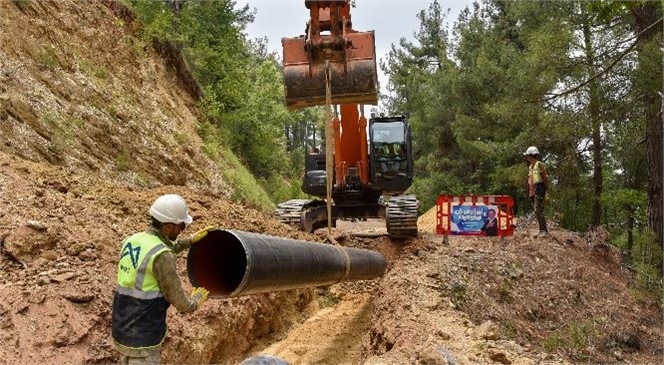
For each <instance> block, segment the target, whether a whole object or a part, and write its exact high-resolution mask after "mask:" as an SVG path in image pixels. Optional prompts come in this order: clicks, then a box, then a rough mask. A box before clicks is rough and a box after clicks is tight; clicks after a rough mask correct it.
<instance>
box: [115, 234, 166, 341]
mask: <svg viewBox="0 0 664 365" xmlns="http://www.w3.org/2000/svg"><path fill="white" fill-rule="evenodd" d="M168 250H170V248H169V247H168V246H166V245H165V244H164V243H163V242H162V241H161V239H160V238H159V237H158V236H156V235H154V234H150V233H147V232H141V233H137V234H135V235H133V236H131V237H129V238H127V239H126V240H125V241H124V242H123V243H122V250H121V251H120V260H119V262H118V275H117V286H116V290H115V297H114V298H113V315H112V322H113V326H112V332H113V338H114V339H115V340H116V342H118V343H119V344H121V345H123V346H126V347H130V348H140V349H143V348H150V347H155V346H159V345H160V344H161V341H162V340H163V339H164V336H165V335H166V310H167V309H168V307H169V305H170V304H169V303H168V302H167V301H166V299H164V297H163V295H162V293H161V290H160V288H159V282H158V281H157V279H156V278H155V276H154V273H153V272H152V267H153V264H154V259H155V258H156V257H157V256H158V255H159V254H160V253H162V252H164V251H168Z"/></svg>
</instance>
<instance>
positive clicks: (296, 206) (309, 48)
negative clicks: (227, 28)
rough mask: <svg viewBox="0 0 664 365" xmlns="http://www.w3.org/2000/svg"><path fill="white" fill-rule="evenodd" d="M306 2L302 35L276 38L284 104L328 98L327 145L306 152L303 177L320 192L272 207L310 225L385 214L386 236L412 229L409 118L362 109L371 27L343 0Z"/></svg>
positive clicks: (372, 79) (369, 93) (370, 99)
mask: <svg viewBox="0 0 664 365" xmlns="http://www.w3.org/2000/svg"><path fill="white" fill-rule="evenodd" d="M304 3H305V6H306V7H307V8H308V9H309V13H310V19H309V22H308V23H307V26H306V29H305V35H303V36H300V37H297V38H283V39H282V44H283V62H284V71H283V72H284V90H285V93H286V105H287V106H288V107H289V108H290V109H297V108H305V107H310V106H317V105H326V112H327V113H328V115H327V120H330V123H328V125H326V146H327V147H326V151H325V152H324V153H311V154H308V155H307V156H306V161H305V167H306V168H305V174H304V177H303V184H302V190H303V191H304V192H305V193H307V194H309V195H313V196H316V197H318V198H321V199H316V200H304V199H294V200H290V201H288V202H285V203H281V204H279V206H278V208H277V212H276V215H277V216H278V217H279V218H280V219H281V220H282V221H283V222H285V223H290V224H296V225H298V226H299V227H300V228H301V229H303V230H305V231H308V232H313V231H314V230H315V229H317V228H323V227H325V226H326V225H327V226H328V227H330V226H335V225H336V220H337V219H339V218H351V219H366V218H384V219H385V220H386V226H387V231H388V233H389V234H390V235H391V236H393V237H409V236H416V235H417V209H418V202H417V199H416V198H415V196H413V195H403V193H404V191H405V190H406V189H408V187H410V185H411V184H412V180H413V158H412V145H411V138H410V127H409V125H408V121H407V119H406V118H405V117H403V116H394V117H385V116H384V115H381V116H375V115H372V117H371V118H370V119H369V120H368V121H367V119H366V118H365V116H364V111H363V110H364V109H363V104H371V105H376V104H377V103H378V79H377V71H376V47H375V38H374V33H373V31H369V32H359V31H356V30H354V29H353V27H352V22H351V15H350V7H351V4H350V1H349V0H338V1H305V2H304ZM331 114H334V116H333V117H332V115H331ZM367 127H368V128H367ZM332 151H334V152H333V153H332ZM332 162H333V163H332ZM328 171H331V173H330V174H329V175H328V173H327V172H328Z"/></svg>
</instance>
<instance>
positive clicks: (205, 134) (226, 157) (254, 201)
mask: <svg viewBox="0 0 664 365" xmlns="http://www.w3.org/2000/svg"><path fill="white" fill-rule="evenodd" d="M198 134H199V135H200V136H201V138H202V139H203V152H204V153H205V154H206V155H207V156H208V157H210V159H211V160H213V161H214V162H215V163H216V164H217V166H218V168H219V171H220V172H221V174H222V176H223V178H224V181H226V182H228V183H229V184H231V186H232V187H233V189H234V190H233V193H232V195H231V198H232V199H233V200H234V201H236V202H240V203H245V204H247V205H248V206H252V207H254V208H256V209H260V210H263V211H272V210H274V204H273V203H272V201H271V200H270V198H269V196H268V195H267V193H265V191H264V190H263V188H262V187H261V186H260V185H259V184H258V182H257V181H256V179H255V178H254V176H253V175H252V174H251V173H250V172H249V171H248V170H247V168H246V167H245V166H244V165H242V162H240V160H239V159H238V158H237V156H235V154H233V152H232V151H230V150H229V149H228V148H227V147H224V146H223V143H222V139H221V133H220V131H219V129H218V128H216V127H215V126H214V125H212V124H210V123H209V122H207V121H200V122H199V124H198Z"/></svg>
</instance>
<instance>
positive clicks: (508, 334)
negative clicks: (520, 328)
mask: <svg viewBox="0 0 664 365" xmlns="http://www.w3.org/2000/svg"><path fill="white" fill-rule="evenodd" d="M503 333H504V334H505V338H507V339H508V340H514V339H516V333H517V331H516V327H515V326H514V324H513V323H512V322H507V323H505V325H504V326H503Z"/></svg>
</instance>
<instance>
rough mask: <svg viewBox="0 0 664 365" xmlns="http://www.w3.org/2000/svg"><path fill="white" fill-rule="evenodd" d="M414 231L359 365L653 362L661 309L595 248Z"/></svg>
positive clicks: (611, 255)
mask: <svg viewBox="0 0 664 365" xmlns="http://www.w3.org/2000/svg"><path fill="white" fill-rule="evenodd" d="M534 229H535V227H534V226H532V227H525V228H524V229H523V230H520V231H519V232H518V234H517V235H515V236H513V237H508V238H500V237H462V236H453V237H450V239H449V244H448V245H446V244H443V243H442V239H441V237H439V236H435V235H433V234H429V233H424V234H421V237H420V238H419V239H417V240H412V241H410V242H409V244H408V245H407V246H405V247H404V249H403V252H401V254H400V259H399V260H398V262H396V263H395V264H394V265H393V266H392V268H391V270H390V271H389V272H388V273H387V274H386V276H385V277H384V278H383V280H381V282H380V286H379V290H378V292H377V293H376V295H375V301H374V311H373V317H372V321H371V323H372V327H371V334H370V340H369V342H368V343H367V344H366V346H365V353H366V354H367V356H368V357H367V359H366V362H365V363H395V364H396V363H420V364H456V363H503V364H511V363H513V364H528V363H542V362H546V363H568V362H572V363H578V362H591V363H597V362H601V363H621V362H627V363H658V362H660V360H661V358H662V353H663V352H664V348H663V346H662V339H664V331H663V329H662V326H661V323H662V322H661V318H662V317H661V310H660V309H659V308H658V307H657V305H656V303H655V302H654V301H653V300H649V299H643V300H638V299H637V297H635V296H634V295H633V292H632V290H631V289H630V283H631V280H632V277H633V276H632V273H630V272H628V271H627V270H625V269H624V268H623V267H622V266H621V264H620V258H619V255H618V254H617V253H616V252H615V250H613V249H611V248H610V247H609V246H607V245H606V244H604V243H601V244H598V245H597V244H588V243H587V242H586V241H585V240H584V239H582V238H581V237H579V236H578V235H575V234H573V233H570V232H567V231H564V230H560V229H554V230H553V231H552V235H551V236H550V237H548V238H542V239H537V240H536V239H533V238H532V237H531V235H529V233H530V230H534Z"/></svg>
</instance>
